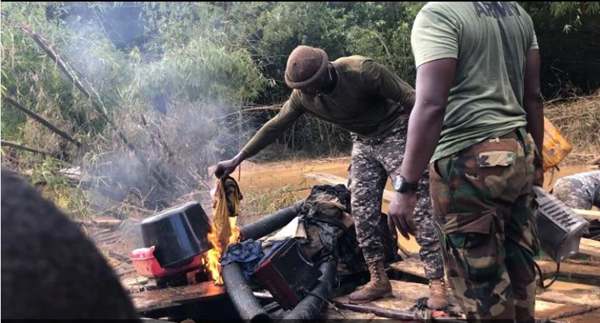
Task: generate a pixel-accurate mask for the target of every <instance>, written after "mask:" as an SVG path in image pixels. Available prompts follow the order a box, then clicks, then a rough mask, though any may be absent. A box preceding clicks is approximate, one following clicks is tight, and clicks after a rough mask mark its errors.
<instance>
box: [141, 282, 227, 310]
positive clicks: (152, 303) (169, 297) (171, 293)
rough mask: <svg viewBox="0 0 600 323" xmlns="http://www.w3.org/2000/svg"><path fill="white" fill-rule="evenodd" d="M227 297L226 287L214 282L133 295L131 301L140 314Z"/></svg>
mask: <svg viewBox="0 0 600 323" xmlns="http://www.w3.org/2000/svg"><path fill="white" fill-rule="evenodd" d="M226 296H227V291H226V289H225V287H224V286H217V285H215V284H214V282H212V281H210V282H203V283H200V284H195V285H187V286H181V287H172V288H164V289H158V290H152V291H145V292H141V293H134V294H131V295H130V297H131V300H132V301H133V304H134V305H135V307H136V309H137V310H138V312H147V311H151V310H157V309H164V308H169V307H173V306H180V305H185V304H190V303H198V302H202V301H209V300H214V299H219V298H223V297H226Z"/></svg>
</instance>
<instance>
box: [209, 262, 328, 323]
mask: <svg viewBox="0 0 600 323" xmlns="http://www.w3.org/2000/svg"><path fill="white" fill-rule="evenodd" d="M319 270H320V271H321V277H320V278H319V281H318V283H317V285H316V286H315V287H314V288H313V289H312V290H311V291H310V292H309V293H308V295H306V296H305V297H304V298H303V299H302V301H300V303H298V305H296V307H295V308H294V309H293V310H292V311H291V312H290V313H288V314H287V315H286V316H285V318H284V319H285V320H311V319H315V318H316V317H317V315H319V313H320V312H321V309H322V308H323V305H324V304H325V300H326V299H328V298H329V296H330V295H331V291H332V290H333V282H334V279H335V275H336V271H337V260H335V258H334V259H333V260H330V261H327V262H324V263H323V264H321V266H320V267H319ZM221 275H222V276H223V281H224V282H225V287H226V288H227V294H229V298H230V299H231V302H232V303H233V306H234V307H235V309H236V311H237V312H238V314H239V315H240V317H241V318H242V319H243V320H244V321H246V322H249V323H257V322H273V319H272V318H271V316H269V314H268V313H267V312H266V311H265V310H264V309H263V307H262V306H261V305H260V303H259V302H258V300H257V299H256V297H255V296H254V294H253V293H252V289H251V288H250V287H249V286H248V282H247V281H246V279H245V278H244V275H243V274H242V270H241V269H240V267H239V265H238V264H237V263H230V264H227V265H225V266H223V269H222V270H221Z"/></svg>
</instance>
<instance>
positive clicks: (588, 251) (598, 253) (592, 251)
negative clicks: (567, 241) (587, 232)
mask: <svg viewBox="0 0 600 323" xmlns="http://www.w3.org/2000/svg"><path fill="white" fill-rule="evenodd" d="M579 253H581V254H584V255H588V256H592V257H600V241H595V240H592V239H585V238H581V243H580V244H579Z"/></svg>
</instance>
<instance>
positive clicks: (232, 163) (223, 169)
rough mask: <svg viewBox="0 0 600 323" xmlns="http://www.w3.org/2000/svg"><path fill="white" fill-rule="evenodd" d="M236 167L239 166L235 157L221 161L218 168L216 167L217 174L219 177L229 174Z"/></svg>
mask: <svg viewBox="0 0 600 323" xmlns="http://www.w3.org/2000/svg"><path fill="white" fill-rule="evenodd" d="M236 167H238V163H237V162H236V160H235V158H234V159H230V160H225V161H222V162H219V163H218V164H217V169H215V176H216V177H217V178H221V177H223V176H227V175H229V174H231V173H233V171H234V170H235V169H236Z"/></svg>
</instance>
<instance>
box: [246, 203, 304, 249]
mask: <svg viewBox="0 0 600 323" xmlns="http://www.w3.org/2000/svg"><path fill="white" fill-rule="evenodd" d="M302 203H304V200H302V201H298V202H296V203H294V204H292V205H290V206H288V207H286V208H283V209H280V210H278V211H277V212H275V213H273V214H270V215H267V216H266V217H264V218H262V219H260V220H258V221H254V222H252V223H249V224H246V225H245V226H243V227H241V228H240V234H241V238H242V240H248V239H253V240H258V239H260V238H262V237H264V236H266V235H267V234H269V233H271V232H274V231H275V230H279V229H281V228H283V227H284V226H286V225H287V224H288V223H290V222H291V221H292V220H293V219H294V218H295V217H297V216H298V212H299V211H300V207H301V206H302Z"/></svg>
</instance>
